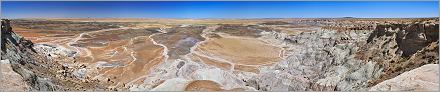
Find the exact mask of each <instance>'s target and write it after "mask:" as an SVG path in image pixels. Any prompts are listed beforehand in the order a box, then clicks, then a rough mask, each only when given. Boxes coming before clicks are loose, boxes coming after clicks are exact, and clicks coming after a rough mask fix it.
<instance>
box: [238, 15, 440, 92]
mask: <svg viewBox="0 0 440 92" xmlns="http://www.w3.org/2000/svg"><path fill="white" fill-rule="evenodd" d="M374 26H376V25H374ZM361 29H362V28H361ZM361 29H359V30H345V31H341V30H336V31H334V30H333V29H330V30H325V29H323V30H320V31H315V32H308V33H301V34H299V35H296V36H282V35H275V36H277V37H276V39H279V40H278V42H275V41H273V43H280V40H282V41H281V44H282V45H284V47H283V48H285V49H291V51H287V52H286V54H285V55H286V59H285V60H283V61H281V62H279V63H278V64H276V65H274V66H272V67H266V68H262V69H261V70H260V71H261V74H259V75H258V76H256V77H254V78H250V80H247V81H246V82H247V83H248V85H251V86H253V87H254V88H256V89H257V90H294V91H299V90H303V91H307V90H313V91H322V90H327V91H328V90H368V88H369V87H370V86H374V85H375V84H377V83H379V82H382V81H384V80H386V79H389V78H393V77H395V76H397V75H399V74H401V73H403V72H405V71H409V70H412V69H414V68H417V67H420V66H422V65H425V64H438V44H437V43H438V30H439V29H438V24H429V23H425V24H420V23H412V24H380V25H377V27H376V28H375V30H373V31H370V30H361ZM263 37H264V36H263Z"/></svg>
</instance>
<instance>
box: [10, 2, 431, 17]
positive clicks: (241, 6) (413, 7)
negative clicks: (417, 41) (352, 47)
mask: <svg viewBox="0 0 440 92" xmlns="http://www.w3.org/2000/svg"><path fill="white" fill-rule="evenodd" d="M1 4H2V5H1V13H2V15H1V16H2V17H3V18H87V17H91V18H335V17H361V18H411V17H438V16H439V15H438V14H439V10H438V9H439V5H438V1H424V2H415V1H405V2H381V1H379V2H378V1H369V2H353V1H351V2H350V1H333V2H325V1H315V2H305V1H283V2H261V1H248V2H244V1H240V2H238V1H232V2H231V1H229V2H228V1H223V2H219V1H210V2H203V1H192V2H177V1H174V2H172V1H156V2H152V1H3V2H2V3H1Z"/></svg>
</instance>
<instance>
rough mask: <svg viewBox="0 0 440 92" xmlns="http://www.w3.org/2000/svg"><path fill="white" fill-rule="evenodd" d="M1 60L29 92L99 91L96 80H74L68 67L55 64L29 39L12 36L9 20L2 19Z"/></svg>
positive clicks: (48, 55) (13, 34)
mask: <svg viewBox="0 0 440 92" xmlns="http://www.w3.org/2000/svg"><path fill="white" fill-rule="evenodd" d="M1 28H2V29H1V45H2V46H1V59H2V60H8V61H10V65H11V67H12V69H13V71H15V72H16V73H18V74H19V75H21V76H22V77H23V80H24V81H25V82H26V83H27V84H28V85H29V86H30V87H31V88H32V90H42V91H45V90H46V91H54V90H87V89H93V90H99V89H104V87H100V86H99V85H97V83H96V81H86V82H83V81H81V80H80V79H77V78H74V77H73V75H72V73H71V72H69V70H70V71H71V70H73V69H69V67H66V66H63V65H61V64H60V63H58V62H55V60H54V58H52V57H51V56H50V54H48V53H44V52H42V51H41V49H39V48H38V46H37V48H36V47H35V46H34V43H32V42H31V41H30V40H26V39H24V38H23V37H21V36H19V35H17V34H15V33H14V32H13V31H12V27H11V26H10V23H9V20H6V19H2V20H1Z"/></svg>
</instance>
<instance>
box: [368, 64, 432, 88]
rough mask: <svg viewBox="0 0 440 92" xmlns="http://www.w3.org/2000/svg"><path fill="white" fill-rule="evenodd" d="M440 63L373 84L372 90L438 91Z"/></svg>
mask: <svg viewBox="0 0 440 92" xmlns="http://www.w3.org/2000/svg"><path fill="white" fill-rule="evenodd" d="M438 83H439V65H438V64H427V65H423V66H422V67H419V68H416V69H413V70H411V71H408V72H404V73H402V74H400V75H399V76H397V77H395V78H392V79H389V80H386V81H383V82H381V83H379V84H377V85H376V86H373V87H372V88H371V89H370V91H438V90H439V84H438Z"/></svg>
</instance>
